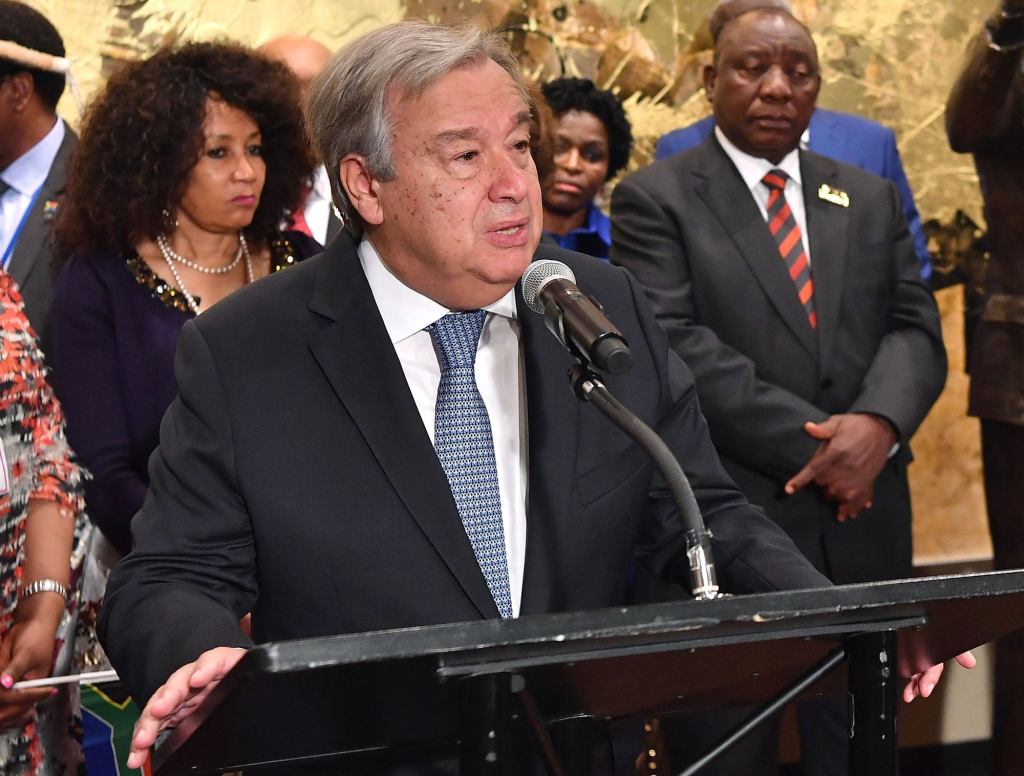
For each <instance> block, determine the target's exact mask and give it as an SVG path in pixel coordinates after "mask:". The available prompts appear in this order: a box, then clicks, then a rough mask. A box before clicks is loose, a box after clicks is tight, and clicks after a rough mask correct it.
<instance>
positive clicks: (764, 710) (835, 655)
mask: <svg viewBox="0 0 1024 776" xmlns="http://www.w3.org/2000/svg"><path fill="white" fill-rule="evenodd" d="M845 658H846V656H845V654H844V653H843V650H841V649H836V650H835V651H833V652H831V653H830V654H829V656H828V657H827V658H825V659H824V660H822V661H821V662H820V663H819V664H818V665H816V666H815V667H814V668H812V669H811V670H810V671H808V672H807V673H806V674H804V675H803V676H802V677H800V678H799V679H798V680H797V681H796V682H794V683H793V684H791V685H790V686H789V687H787V688H786V689H785V690H783V691H782V693H780V694H779V695H777V696H775V698H773V699H772V700H771V702H769V703H767V704H766V705H764V706H762V707H761V708H760V709H758V710H757V711H756V712H754V714H753V715H751V716H750V717H748V718H747V719H745V720H744V721H743V722H742V723H740V724H739V725H738V726H737V727H736V728H734V729H733V730H732V731H730V732H729V733H728V734H727V735H726V736H725V738H723V739H722V740H721V741H719V742H718V743H717V744H715V745H714V747H712V749H711V750H710V751H709V752H707V753H706V754H705V755H703V756H702V757H701V758H700V759H699V760H697V761H696V762H695V763H693V764H691V765H690V766H689V767H688V768H687V769H686V770H685V771H683V772H682V773H680V774H679V776H693V774H695V773H697V772H698V771H699V770H700V769H701V768H703V767H704V766H705V765H707V764H708V763H710V762H712V761H713V760H714V759H715V758H716V757H718V756H719V755H720V754H722V753H723V752H725V751H726V750H728V749H730V748H731V747H732V746H733V744H735V743H736V742H737V741H739V740H740V739H741V738H743V737H744V736H745V735H747V733H749V732H750V731H751V730H753V729H754V728H756V727H757V726H758V725H760V724H761V723H762V722H764V721H765V720H766V719H768V718H769V717H771V716H772V715H773V714H776V713H777V712H779V711H781V710H782V709H783V708H784V707H785V706H786V705H787V704H788V703H789V702H790V701H793V700H796V697H797V696H798V695H800V693H802V692H803V691H804V690H806V689H807V688H808V687H810V686H811V685H812V684H814V683H815V682H817V681H818V680H819V679H821V678H822V677H823V676H825V675H826V674H828V673H829V672H830V671H831V670H832V669H834V668H835V667H836V666H838V665H839V664H840V663H842V662H843V660H844V659H845Z"/></svg>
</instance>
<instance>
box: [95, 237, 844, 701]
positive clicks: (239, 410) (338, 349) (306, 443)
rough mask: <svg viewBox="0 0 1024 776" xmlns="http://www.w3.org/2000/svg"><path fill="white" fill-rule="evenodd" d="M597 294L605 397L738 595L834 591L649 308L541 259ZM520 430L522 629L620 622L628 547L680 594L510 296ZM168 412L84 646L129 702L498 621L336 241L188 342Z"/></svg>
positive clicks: (237, 302)
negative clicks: (245, 618)
mask: <svg viewBox="0 0 1024 776" xmlns="http://www.w3.org/2000/svg"><path fill="white" fill-rule="evenodd" d="M541 253H543V254H544V255H545V256H550V257H553V258H557V259H559V260H563V261H565V262H566V263H567V264H569V265H570V266H571V267H572V268H573V270H574V271H575V272H576V274H577V279H578V281H579V285H580V286H581V287H582V288H584V289H586V290H587V291H589V292H591V293H594V294H596V295H597V296H598V297H599V298H600V299H601V300H602V302H603V303H604V305H605V307H606V309H607V311H608V314H609V315H610V317H611V318H612V320H614V321H615V322H616V323H617V324H618V326H619V327H620V328H621V329H622V331H623V333H624V334H625V336H626V337H627V338H628V340H629V343H630V345H631V347H632V350H633V354H634V358H635V362H636V364H635V367H634V369H633V372H632V373H631V374H630V375H627V376H621V377H609V378H608V385H609V388H610V389H611V390H612V391H613V392H615V393H616V394H617V395H618V396H619V397H620V398H621V400H622V401H623V402H624V403H625V404H626V405H627V406H629V407H630V408H632V409H633V411H635V412H636V413H637V414H639V415H640V416H641V417H642V418H644V419H645V420H646V421H647V422H648V423H650V424H652V425H653V426H655V427H656V428H657V429H658V430H659V431H660V432H661V434H662V435H663V436H664V437H665V438H666V440H667V442H668V444H669V445H670V446H671V448H672V449H673V450H674V451H675V453H676V455H677V456H678V457H679V458H680V460H681V462H682V463H683V466H684V468H685V469H686V471H687V473H688V474H689V476H690V477H691V479H692V482H693V486H694V490H695V492H696V495H697V499H698V502H699V503H700V506H701V507H702V509H703V512H704V516H705V519H706V520H707V521H708V523H709V524H710V526H711V527H712V529H713V530H714V533H715V544H714V549H715V555H716V561H717V564H718V568H719V573H720V578H721V580H722V581H723V582H724V585H725V586H726V587H727V588H728V589H730V590H732V591H735V592H745V591H754V590H765V589H773V588H783V587H815V586H821V585H827V584H828V581H827V580H825V579H824V578H822V577H821V576H820V575H819V574H818V573H817V572H815V571H814V569H813V568H811V566H810V565H809V564H808V563H807V562H806V561H805V560H804V559H803V558H802V557H801V556H800V554H799V551H798V550H797V549H796V547H795V546H794V545H793V544H792V543H791V542H790V540H789V539H788V538H787V537H786V536H785V534H784V533H783V532H781V531H779V530H778V528H777V527H776V526H774V525H773V524H772V523H771V521H770V520H768V519H766V518H765V516H764V515H763V514H762V513H761V512H760V511H759V510H756V509H754V508H752V507H751V506H750V505H749V504H748V503H747V502H746V500H745V499H744V498H743V497H742V495H741V494H740V493H739V491H738V490H737V489H736V487H735V486H734V484H733V483H732V482H731V481H730V480H729V478H728V477H727V475H726V474H725V472H724V471H723V470H722V468H721V466H720V464H719V462H718V458H717V456H716V454H715V451H714V449H713V448H712V446H711V441H710V438H709V436H708V433H707V427H706V424H705V422H704V419H703V417H702V416H701V414H700V410H699V408H698V405H697V401H696V396H695V393H694V388H693V381H692V377H691V375H690V373H689V371H688V370H687V369H686V367H685V366H684V365H683V364H682V362H681V361H679V360H678V359H677V358H676V357H675V355H674V354H672V353H671V351H670V350H669V349H668V343H667V341H666V339H665V335H664V333H663V332H662V331H661V329H660V328H659V327H658V325H657V323H656V322H655V320H654V315H653V313H651V311H650V310H649V308H648V306H647V304H646V302H645V300H644V298H643V292H642V291H641V290H640V289H639V288H638V287H637V286H636V284H635V282H634V281H633V280H632V279H631V278H630V277H629V275H628V274H627V273H625V272H623V271H622V270H620V269H616V268H613V267H610V266H608V265H606V264H604V263H603V262H600V261H597V260H595V259H592V258H589V257H585V256H581V255H579V254H574V253H569V252H567V251H562V250H561V249H559V248H549V247H544V248H543V249H541ZM517 305H518V310H519V316H520V322H521V336H522V339H521V342H522V348H523V352H524V354H525V356H524V361H525V377H526V395H527V404H528V418H529V430H528V433H529V496H528V504H527V533H528V536H527V548H526V568H525V579H524V586H523V593H522V607H521V609H522V614H524V615H527V614H534V613H540V612H556V611H565V610H572V609H586V608H593V607H602V606H610V605H615V604H620V603H622V602H623V600H624V596H625V588H626V582H627V571H628V569H629V567H630V565H631V562H632V558H633V554H634V550H636V551H637V552H638V554H639V556H640V557H641V560H642V561H643V562H645V563H646V564H647V565H649V566H650V567H652V568H653V569H654V570H655V572H657V573H660V574H661V576H663V577H666V578H678V579H685V562H684V561H685V558H684V557H683V539H682V536H681V530H680V529H679V527H678V521H677V519H676V515H675V510H674V508H673V506H672V501H671V498H670V497H669V494H668V493H667V491H666V489H665V487H664V485H663V484H662V482H661V480H660V479H659V478H658V477H656V476H655V475H654V474H653V472H652V467H651V464H650V462H649V461H648V460H647V458H646V456H645V455H644V454H643V453H642V452H641V451H640V450H639V449H638V448H637V447H635V446H634V445H633V444H632V442H631V440H630V439H629V438H628V437H626V436H625V435H624V434H622V433H621V432H620V431H618V430H617V429H616V428H614V427H612V425H611V424H610V423H609V421H607V420H606V419H605V418H604V417H603V416H602V415H600V414H599V412H598V411H597V410H596V409H595V408H594V407H593V406H590V405H583V404H581V403H580V402H579V401H578V400H577V399H576V398H575V397H574V396H573V394H572V392H571V390H570V388H569V385H568V380H567V377H566V370H567V368H568V367H569V366H570V363H571V358H570V357H569V355H568V354H567V353H566V352H565V351H564V350H563V349H562V346H561V345H560V344H558V342H557V341H556V340H555V339H554V338H553V337H552V336H551V334H550V333H549V332H548V331H547V330H546V329H545V326H544V322H543V319H542V318H541V316H538V315H536V314H534V313H533V312H531V311H530V310H529V309H528V308H527V307H526V306H525V305H524V304H523V302H522V299H521V297H518V298H517ZM176 374H177V381H178V388H179V395H178V397H177V398H176V400H175V401H174V403H173V404H172V405H171V407H170V409H169V410H168V412H167V415H166V416H165V417H164V420H163V424H162V427H161V434H160V446H159V448H158V449H157V451H156V452H155V453H154V454H153V458H152V459H151V461H150V483H151V484H150V490H149V493H148V495H147V498H146V502H145V504H144V506H143V508H142V510H141V511H140V512H139V513H138V515H136V517H135V519H134V521H133V524H132V533H133V536H134V541H135V544H134V549H133V551H132V552H131V553H130V554H129V555H128V556H127V557H126V558H125V559H124V560H123V561H122V562H121V564H120V565H118V567H117V568H116V569H115V570H114V572H113V574H112V575H111V577H110V581H109V584H108V587H107V591H106V601H105V604H104V607H103V612H102V615H101V618H100V634H101V638H102V641H103V644H104V646H105V647H106V649H107V651H108V654H109V656H110V658H111V660H112V661H113V664H114V666H115V667H116V668H117V670H118V673H119V674H120V676H121V677H122V679H123V680H124V681H125V683H126V684H127V686H128V687H129V689H130V690H131V692H132V695H133V696H135V697H136V699H138V700H139V701H140V702H145V699H146V698H147V697H148V696H149V695H150V694H151V693H152V692H153V691H154V690H155V689H156V688H157V687H158V686H159V685H160V684H161V683H162V682H163V681H164V680H165V679H166V678H167V676H168V675H169V674H170V673H171V671H173V670H174V669H176V668H177V667H179V666H181V665H183V664H185V663H187V662H189V661H191V660H193V659H195V657H196V656H198V655H199V654H200V653H201V652H203V651H205V650H207V649H210V648H212V647H215V646H218V645H236V646H247V645H249V644H251V642H250V641H249V640H248V639H246V638H245V637H244V636H243V635H242V634H241V633H240V632H239V630H238V619H239V617H241V616H242V615H243V614H245V613H246V612H249V611H251V612H252V615H253V616H252V628H253V638H254V640H255V641H257V642H265V641H270V640H279V639H296V638H306V637H312V636H318V635H327V634H339V633H349V632H360V631H370V630H378V629H385V628H396V627H405V626H418V625H429V624H435V623H446V622H458V621H469V620H479V619H481V618H493V617H497V616H498V612H497V609H496V607H495V604H494V601H493V600H492V599H491V596H490V594H489V591H488V589H487V585H486V583H485V581H484V577H483V575H482V573H481V571H480V568H479V566H478V565H477V562H476V559H475V557H474V555H473V550H472V547H471V546H470V543H469V540H468V538H467V537H466V533H465V531H464V529H463V527H462V524H461V522H460V519H459V516H458V512H457V511H456V507H455V502H454V500H453V498H452V496H451V492H450V489H449V486H448V482H447V480H446V479H445V475H444V472H443V470H442V469H441V466H440V464H439V463H438V459H437V455H436V453H435V452H434V448H433V446H432V445H431V443H430V438H429V436H428V435H427V431H426V429H425V428H424V426H423V422H422V420H421V418H420V415H419V413H418V412H417V409H416V406H415V404H414V402H413V398H412V394H411V392H410V390H409V387H408V384H407V382H406V380H405V376H404V373H403V371H402V368H401V365H400V363H399V361H398V357H397V356H396V354H395V350H394V347H393V346H392V344H391V341H390V339H389V337H388V335H387V332H386V330H385V328H384V324H383V322H382V320H381V317H380V314H379V312H378V310H377V307H376V304H375V302H374V299H373V296H372V294H371V292H370V288H369V285H368V283H367V281H366V278H365V276H364V274H363V272H362V268H361V266H360V263H359V260H358V257H357V255H356V253H355V247H354V245H353V244H352V242H351V240H350V239H348V238H347V237H346V236H344V235H343V236H341V237H339V238H338V239H336V240H335V241H334V243H332V244H331V246H330V247H329V248H328V250H327V251H326V252H325V253H324V254H323V255H321V256H318V257H315V258H312V259H309V260H307V261H306V262H303V263H302V264H301V265H299V266H296V267H294V268H292V269H289V270H288V271H287V272H281V273H278V274H276V275H274V276H272V277H269V278H267V279H265V280H262V281H260V282H258V283H255V284H254V285H252V286H250V287H248V288H246V289H243V290H242V291H240V292H238V293H237V294H234V295H232V296H231V297H230V298H228V299H226V300H225V301H223V302H220V303H218V304H217V305H216V307H214V308H212V309H211V310H210V311H209V312H206V313H203V315H201V316H199V317H198V318H197V319H195V320H194V321H192V322H190V323H188V324H187V325H186V326H185V328H184V329H183V330H182V334H181V341H180V344H179V348H178V353H177V358H176Z"/></svg>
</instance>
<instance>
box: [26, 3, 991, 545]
mask: <svg viewBox="0 0 1024 776" xmlns="http://www.w3.org/2000/svg"><path fill="white" fill-rule="evenodd" d="M29 2H30V4H31V5H34V6H35V7H37V8H38V9H39V10H41V11H42V12H43V13H45V14H47V16H49V18H50V19H52V20H53V21H54V23H55V24H56V25H57V27H58V28H59V29H60V31H61V33H62V34H63V36H64V38H65V41H66V44H67V48H68V53H69V56H70V57H72V59H73V60H74V63H75V65H74V72H75V74H76V76H77V80H78V83H79V92H80V93H81V94H82V96H83V97H84V98H87V97H88V95H89V94H90V93H91V92H92V91H93V90H94V89H95V88H96V86H97V85H98V84H100V83H101V82H102V80H103V78H104V77H105V74H106V73H108V72H109V71H110V69H111V68H113V67H116V66H117V63H118V61H120V60H123V59H129V58H133V57H136V56H140V55H144V54H145V53H146V52H148V51H151V50H152V49H153V48H155V47H156V46H158V45H160V44H161V43H162V42H165V41H169V40H173V39H174V38H177V37H198V38H210V37H218V36H228V37H232V38H237V39H240V40H243V41H246V42H250V43H260V42H262V41H264V40H266V39H267V38H270V37H273V36H274V35H277V34H280V33H283V32H299V33H305V34H309V35H311V36H313V37H315V38H317V39H319V40H321V41H323V42H324V43H326V44H327V45H329V46H332V47H335V46H337V45H340V44H341V43H343V42H344V41H345V40H347V39H349V38H351V37H353V36H355V35H358V34H360V33H361V32H363V31H365V30H368V29H370V28H372V27H374V26H376V25H379V24H382V23H385V22H388V21H393V20H397V19H400V18H402V17H403V16H407V15H408V16H417V17H423V18H431V19H435V20H441V21H448V22H452V21H461V20H464V19H472V20H475V21H477V22H480V23H487V24H490V25H503V26H506V27H509V28H512V29H514V30H515V31H516V32H515V34H514V40H515V42H516V44H517V45H518V46H519V47H520V48H521V50H522V53H523V57H524V61H525V62H526V67H527V69H528V70H529V71H530V72H531V74H534V75H536V76H538V77H548V76H551V75H556V74H558V73H560V72H563V71H564V72H567V73H570V74H581V75H584V76H587V77H591V78H594V79H595V80H597V81H598V82H599V83H601V84H602V85H605V86H607V87H609V88H613V89H616V90H617V91H618V92H619V94H620V96H622V98H623V99H624V100H625V102H626V105H627V109H628V111H629V114H630V117H631V120H632V121H633V124H634V128H635V131H636V134H637V139H638V142H637V149H636V153H635V155H634V157H635V158H634V160H633V166H637V165H641V164H645V163H646V162H647V161H648V159H649V157H650V154H651V151H652V149H653V143H654V140H655V139H656V138H657V137H658V135H660V134H661V133H663V132H665V131H667V130H669V129H672V128H674V127H676V126H681V125H683V124H685V123H689V122H690V121H692V120H695V119H697V118H700V117H701V116H703V115H704V114H705V113H706V112H707V106H706V102H705V100H704V98H703V95H702V94H701V93H700V90H699V79H700V70H701V67H702V65H703V64H704V63H705V62H706V61H707V59H708V56H709V55H708V52H707V46H708V41H707V33H706V30H704V29H703V20H704V19H705V18H706V15H707V12H708V10H709V9H710V8H711V7H712V6H713V5H714V0H505V1H502V0H405V2H402V1H401V0H141V1H136V0H29ZM793 4H794V7H795V9H796V11H797V15H798V16H799V17H800V18H802V19H803V20H804V21H805V22H806V23H807V24H808V26H809V27H810V28H811V30H812V32H813V34H814V37H815V40H816V42H817V45H818V49H819V52H820V56H821V60H822V65H823V72H824V81H825V83H824V86H823V89H822V93H821V97H820V102H821V104H822V105H823V106H825V107H830V108H835V109H838V110H845V111H850V112H855V113H860V114H862V115H865V116H868V117H869V118H874V119H876V120H878V121H882V122H884V123H886V124H888V125H889V126H891V127H893V128H894V129H895V130H896V132H897V136H898V137H899V144H900V151H901V153H902V155H903V159H904V162H905V165H906V169H907V173H908V176H909V178H910V182H911V185H912V187H913V189H914V191H915V194H916V197H917V202H918V206H919V208H920V210H921V214H922V217H923V218H924V219H928V218H938V219H940V220H943V221H947V220H949V219H950V218H951V217H952V214H953V212H954V211H955V210H956V209H957V208H961V209H963V210H965V211H966V212H967V213H968V214H970V215H971V216H972V217H973V218H974V219H975V220H976V221H978V222H979V223H980V222H981V214H980V210H981V208H980V199H979V197H978V194H977V188H976V186H977V181H976V177H975V174H974V170H973V167H972V165H971V163H970V159H969V158H966V157H961V156H957V155H955V154H952V153H951V152H950V151H949V150H948V148H947V146H946V139H945V134H944V132H943V128H942V112H943V105H944V102H945V99H946V95H947V93H948V91H949V88H950V85H951V83H952V81H953V79H954V77H955V75H956V73H957V71H958V68H959V66H960V63H961V59H962V54H963V51H964V48H965V46H966V43H967V40H968V38H969V37H970V36H971V35H972V34H973V33H974V31H976V30H978V29H979V28H980V24H981V21H982V19H983V18H984V17H985V16H986V15H987V13H988V12H989V11H990V9H991V7H993V6H994V2H992V1H991V0H937V1H935V2H928V1H927V0H845V2H844V1H843V0H793ZM61 109H62V112H63V113H64V115H65V116H67V117H68V118H69V119H70V120H71V121H72V123H74V122H75V120H76V118H77V114H78V109H77V106H76V101H75V99H74V98H73V97H72V96H70V95H69V96H67V97H66V98H65V99H64V101H63V102H62V105H61ZM959 293H960V292H959V289H958V288H952V289H948V290H945V291H942V292H940V294H939V302H940V307H941V308H942V312H943V327H944V334H945V337H946V345H947V348H948V349H949V351H950V376H949V381H948V383H947V387H946V390H945V392H944V393H943V396H942V398H941V399H940V401H939V404H938V405H937V406H936V408H935V409H934V410H933V412H932V414H931V415H930V416H929V418H928V420H927V421H926V422H925V425H924V426H923V428H922V429H921V431H920V432H919V433H918V435H917V438H916V439H915V442H914V446H915V450H916V453H917V462H916V463H915V464H914V466H913V470H912V480H911V484H912V488H913V495H914V503H915V511H916V517H915V557H916V559H917V561H918V562H919V563H932V562H936V561H941V560H967V559H977V558H981V557H985V556H986V555H987V554H989V553H990V545H989V541H988V536H987V529H986V524H985V514H984V503H983V497H982V489H981V482H980V463H979V453H978V440H977V437H978V432H977V424H976V423H975V422H974V421H973V420H971V419H968V418H966V417H965V416H964V408H965V406H966V398H965V397H966V379H965V377H964V375H963V371H962V370H963V347H962V324H961V315H962V310H961V305H960V299H959Z"/></svg>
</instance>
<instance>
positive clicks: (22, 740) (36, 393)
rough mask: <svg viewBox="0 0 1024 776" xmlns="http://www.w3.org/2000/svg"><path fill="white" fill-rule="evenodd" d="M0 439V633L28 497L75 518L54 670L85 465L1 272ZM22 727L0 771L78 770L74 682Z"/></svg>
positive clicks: (79, 552)
mask: <svg viewBox="0 0 1024 776" xmlns="http://www.w3.org/2000/svg"><path fill="white" fill-rule="evenodd" d="M0 445H2V450H3V456H2V457H3V459H4V460H5V461H6V468H5V474H6V476H5V477H4V478H3V479H2V480H0V484H3V482H4V481H5V482H6V489H4V488H0V491H3V490H6V492H0V634H6V633H7V631H8V629H9V628H10V627H11V624H12V622H13V619H14V609H15V606H16V605H17V602H18V601H17V596H18V582H19V578H20V576H21V566H22V563H23V561H24V542H25V525H26V522H27V518H28V502H29V499H48V500H51V501H56V502H57V504H58V506H59V508H60V511H61V513H62V514H63V515H65V516H66V517H67V519H68V520H74V521H75V538H74V544H73V547H72V554H71V559H70V564H71V580H72V587H71V589H72V591H73V593H75V594H73V595H72V596H71V600H70V601H69V602H68V607H67V609H66V610H65V612H64V616H63V618H62V620H61V623H60V625H59V626H58V630H57V640H56V644H55V647H54V654H55V665H54V669H53V673H55V674H59V673H67V672H68V670H69V669H70V666H71V658H72V653H73V651H74V646H75V644H74V638H73V633H74V625H75V615H76V608H77V590H78V584H79V581H80V579H79V578H80V574H79V572H80V569H81V566H82V557H83V553H84V548H85V544H86V539H87V534H88V532H89V530H90V529H89V525H88V521H87V520H86V517H85V513H84V502H83V498H82V481H83V478H84V476H85V475H84V472H83V470H82V469H81V468H79V466H78V465H77V464H76V462H75V459H74V455H73V453H72V452H71V450H70V449H69V447H68V444H67V442H66V440H65V437H64V417H63V413H62V411H61V407H60V404H59V403H58V402H57V400H56V398H55V397H54V395H53V391H52V390H51V389H50V386H49V385H48V384H47V382H46V374H45V369H44V366H43V357H42V353H41V351H40V350H39V347H38V345H37V343H36V335H35V333H34V332H33V331H32V329H31V327H30V326H29V323H28V320H27V319H26V318H25V314H24V311H23V303H22V298H21V294H20V292H19V291H18V289H17V286H16V284H15V282H14V281H13V280H12V279H11V277H10V276H9V275H7V274H6V273H5V272H2V271H0ZM37 710H38V718H37V721H36V722H35V723H32V724H30V725H28V726H26V727H24V728H20V729H15V730H6V731H0V773H3V774H4V776H22V774H45V775H47V776H48V775H49V774H54V775H56V776H61V775H63V774H72V773H76V772H77V769H78V763H79V761H80V760H81V751H80V745H79V740H80V738H81V720H80V715H79V712H78V699H77V687H74V688H73V689H72V688H69V686H68V685H64V686H63V687H62V689H61V691H60V692H59V693H58V694H57V695H56V696H54V697H53V698H51V699H49V700H47V701H45V702H44V703H41V704H40V705H39V706H38V707H37Z"/></svg>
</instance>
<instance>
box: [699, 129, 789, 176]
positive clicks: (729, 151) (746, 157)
mask: <svg viewBox="0 0 1024 776" xmlns="http://www.w3.org/2000/svg"><path fill="white" fill-rule="evenodd" d="M715 137H716V138H717V139H718V142H719V144H720V145H721V146H722V150H723V151H725V153H726V155H727V156H728V157H729V158H730V159H731V160H732V163H733V164H734V165H736V169H737V170H739V173H740V177H741V178H743V182H744V183H745V184H746V185H747V188H748V189H750V190H751V191H756V190H757V188H756V187H757V186H758V185H759V184H760V183H761V179H762V178H763V177H764V176H765V173H767V172H768V171H769V170H776V169H778V170H782V171H783V172H784V173H786V174H787V175H788V176H789V177H790V178H791V179H792V180H793V182H794V183H796V185H797V187H802V186H803V180H802V179H801V177H800V152H799V151H798V150H797V149H795V148H794V149H793V150H792V151H790V152H789V153H788V154H786V155H785V156H784V157H783V158H782V161H781V162H779V163H778V164H772V163H771V162H769V161H768V160H767V159H762V158H760V157H757V156H751V155H750V154H748V153H745V152H743V151H741V150H740V149H738V148H737V147H736V146H735V144H733V142H732V141H731V140H729V138H727V137H726V136H725V133H724V132H722V130H721V129H719V128H718V126H717V125H716V126H715Z"/></svg>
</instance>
